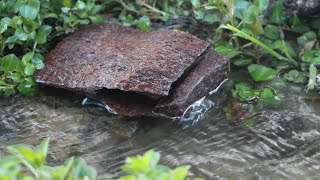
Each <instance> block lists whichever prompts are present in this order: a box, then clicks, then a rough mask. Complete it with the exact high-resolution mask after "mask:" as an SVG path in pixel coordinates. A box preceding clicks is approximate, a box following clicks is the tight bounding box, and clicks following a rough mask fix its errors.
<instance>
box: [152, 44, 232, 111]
mask: <svg viewBox="0 0 320 180" xmlns="http://www.w3.org/2000/svg"><path fill="white" fill-rule="evenodd" d="M202 58H203V60H202V61H201V63H200V64H199V65H198V66H196V67H195V68H194V69H193V70H192V71H191V72H190V73H189V74H188V75H187V76H186V77H184V78H182V79H181V80H180V81H178V82H177V84H176V85H174V86H173V89H172V92H171V93H170V94H169V96H168V97H166V98H163V99H162V100H161V101H160V102H159V103H158V104H157V106H156V107H155V109H154V112H155V113H160V114H161V113H162V114H165V115H166V116H170V117H174V116H179V115H181V114H183V112H184V111H185V110H186V109H187V108H188V106H190V105H191V104H192V103H193V102H194V101H195V100H198V99H200V98H202V97H203V96H204V95H206V94H208V93H209V92H210V91H212V90H214V89H215V88H216V87H217V86H218V85H219V84H220V83H221V81H222V80H223V79H225V78H226V76H227V74H228V72H229V64H228V63H229V61H228V59H227V58H226V57H223V56H219V55H217V54H216V53H215V52H214V51H213V50H209V51H207V52H206V53H205V54H203V57H202Z"/></svg>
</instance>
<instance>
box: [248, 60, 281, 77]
mask: <svg viewBox="0 0 320 180" xmlns="http://www.w3.org/2000/svg"><path fill="white" fill-rule="evenodd" d="M248 70H249V73H250V75H251V76H252V78H253V79H254V80H255V81H267V80H270V79H273V78H275V77H276V75H277V71H276V70H274V69H271V68H268V67H265V66H263V65H259V64H251V65H249V67H248Z"/></svg>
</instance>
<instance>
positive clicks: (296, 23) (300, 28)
mask: <svg viewBox="0 0 320 180" xmlns="http://www.w3.org/2000/svg"><path fill="white" fill-rule="evenodd" d="M291 28H292V29H293V30H294V31H296V32H299V33H304V32H307V31H309V30H310V27H309V26H308V25H307V24H306V23H304V22H302V21H301V20H300V18H299V17H298V15H297V13H296V12H295V13H294V15H293V23H292V26H291Z"/></svg>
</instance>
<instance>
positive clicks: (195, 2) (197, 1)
mask: <svg viewBox="0 0 320 180" xmlns="http://www.w3.org/2000/svg"><path fill="white" fill-rule="evenodd" d="M191 4H192V6H193V7H199V6H200V5H201V2H200V0H191Z"/></svg>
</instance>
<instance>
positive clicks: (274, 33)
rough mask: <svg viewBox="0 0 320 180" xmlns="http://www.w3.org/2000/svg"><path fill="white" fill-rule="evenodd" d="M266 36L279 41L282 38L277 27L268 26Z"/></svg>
mask: <svg viewBox="0 0 320 180" xmlns="http://www.w3.org/2000/svg"><path fill="white" fill-rule="evenodd" d="M264 36H266V37H267V38H269V39H272V40H277V39H279V38H280V32H279V29H278V28H277V27H276V26H272V25H267V26H266V27H265V28H264Z"/></svg>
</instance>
